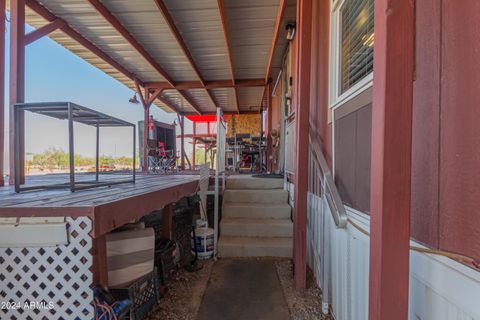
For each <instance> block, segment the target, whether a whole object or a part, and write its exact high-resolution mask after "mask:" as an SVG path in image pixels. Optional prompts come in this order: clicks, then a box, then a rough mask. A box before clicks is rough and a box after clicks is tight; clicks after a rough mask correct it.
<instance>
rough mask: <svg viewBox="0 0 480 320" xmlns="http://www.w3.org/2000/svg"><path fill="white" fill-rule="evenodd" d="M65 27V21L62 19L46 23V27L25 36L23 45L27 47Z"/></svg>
mask: <svg viewBox="0 0 480 320" xmlns="http://www.w3.org/2000/svg"><path fill="white" fill-rule="evenodd" d="M65 25H66V23H65V21H64V20H62V19H55V20H53V21H51V22H48V23H47V24H46V25H44V26H41V27H40V28H38V29H36V30H34V31H32V32H29V33H27V34H26V35H25V45H26V46H27V45H29V44H30V43H32V42H34V41H36V40H38V39H40V38H42V37H44V36H46V35H48V34H50V33H52V32H53V31H55V30H57V29H60V28H62V27H64V26H65Z"/></svg>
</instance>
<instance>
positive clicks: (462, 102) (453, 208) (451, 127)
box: [439, 0, 480, 258]
mask: <svg viewBox="0 0 480 320" xmlns="http://www.w3.org/2000/svg"><path fill="white" fill-rule="evenodd" d="M442 5H443V8H442V46H441V47H442V51H441V55H442V69H441V79H442V82H441V95H440V99H441V117H440V119H441V123H440V128H441V136H440V150H441V151H440V230H439V234H440V238H439V241H440V247H441V248H442V249H445V250H452V251H458V252H461V253H464V254H467V255H471V256H473V257H475V258H480V215H479V214H478V210H479V208H480V97H479V94H480V63H479V52H480V23H479V17H480V1H478V0H464V1H461V4H460V3H459V1H454V0H448V1H447V0H443V1H442Z"/></svg>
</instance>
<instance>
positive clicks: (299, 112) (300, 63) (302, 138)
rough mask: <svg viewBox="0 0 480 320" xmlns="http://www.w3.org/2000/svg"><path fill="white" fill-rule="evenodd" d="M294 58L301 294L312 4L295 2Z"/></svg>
mask: <svg viewBox="0 0 480 320" xmlns="http://www.w3.org/2000/svg"><path fill="white" fill-rule="evenodd" d="M297 24H298V35H297V37H298V39H297V48H296V50H297V55H296V61H295V62H296V87H295V93H296V99H295V101H296V111H295V121H296V144H297V152H296V155H295V193H294V199H295V206H294V214H293V218H294V227H293V250H294V252H293V258H294V263H295V270H294V271H295V288H296V289H297V291H299V292H300V293H304V292H305V288H306V276H307V259H306V255H307V249H306V248H307V233H306V232H307V192H308V169H307V168H308V141H309V139H308V137H309V113H310V54H311V53H310V50H311V37H312V34H311V29H312V0H299V1H298V2H297Z"/></svg>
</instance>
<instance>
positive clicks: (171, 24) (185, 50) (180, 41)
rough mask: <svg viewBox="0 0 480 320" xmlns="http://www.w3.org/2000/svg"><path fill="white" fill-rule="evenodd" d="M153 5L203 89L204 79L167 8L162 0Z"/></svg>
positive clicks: (212, 98)
mask: <svg viewBox="0 0 480 320" xmlns="http://www.w3.org/2000/svg"><path fill="white" fill-rule="evenodd" d="M155 4H156V5H157V7H158V9H159V10H160V13H161V14H162V16H163V18H164V19H165V22H166V23H167V25H168V27H169V29H170V31H171V32H172V34H173V36H174V37H175V39H176V40H177V43H178V45H179V46H180V48H181V49H182V51H183V54H185V57H187V60H188V62H189V63H190V65H191V67H192V69H193V71H195V74H196V75H197V77H198V79H200V82H201V84H202V86H203V87H206V85H205V83H206V82H205V78H204V77H203V75H202V73H201V72H200V69H199V68H198V66H197V64H196V63H195V60H194V59H193V56H192V54H191V52H190V50H189V49H188V47H187V44H186V43H185V40H184V39H183V37H182V35H181V34H180V32H179V31H178V29H177V26H176V25H175V21H174V20H173V18H172V16H171V15H170V12H169V11H168V8H167V6H166V5H165V3H164V2H163V1H162V0H155ZM205 90H206V91H207V93H208V96H209V97H210V100H211V101H212V103H213V104H214V105H215V107H218V103H217V101H216V99H215V98H214V97H213V95H212V92H210V90H208V89H207V88H205Z"/></svg>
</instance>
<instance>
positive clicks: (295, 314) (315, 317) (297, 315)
mask: <svg viewBox="0 0 480 320" xmlns="http://www.w3.org/2000/svg"><path fill="white" fill-rule="evenodd" d="M276 266H277V273H278V277H279V279H280V283H281V284H282V288H283V294H284V295H285V299H286V300H287V305H288V309H289V310H290V315H291V317H292V320H319V319H325V320H326V319H328V318H327V317H324V316H323V314H322V292H321V290H320V289H319V288H318V286H317V284H316V283H315V279H314V277H313V274H312V273H311V272H309V273H308V274H307V290H306V292H305V295H303V296H302V295H300V294H299V293H297V291H296V290H295V284H294V281H293V271H292V262H291V260H287V259H284V260H277V261H276Z"/></svg>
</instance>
